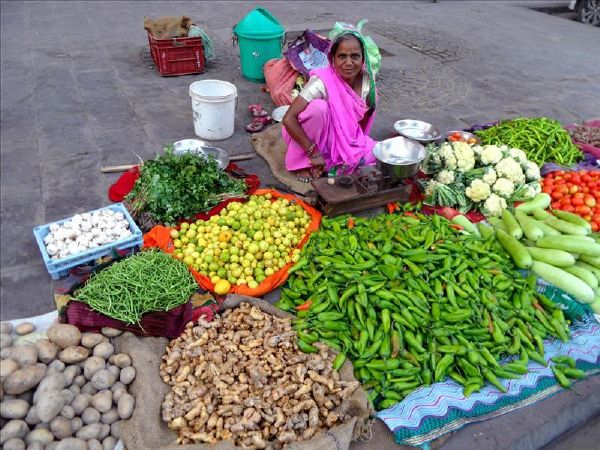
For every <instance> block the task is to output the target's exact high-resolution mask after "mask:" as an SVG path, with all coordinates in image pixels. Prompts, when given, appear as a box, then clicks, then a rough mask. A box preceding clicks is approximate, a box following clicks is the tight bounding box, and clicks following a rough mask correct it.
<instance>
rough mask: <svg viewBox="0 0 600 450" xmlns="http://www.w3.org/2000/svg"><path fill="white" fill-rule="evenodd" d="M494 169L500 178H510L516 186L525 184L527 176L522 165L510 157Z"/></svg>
mask: <svg viewBox="0 0 600 450" xmlns="http://www.w3.org/2000/svg"><path fill="white" fill-rule="evenodd" d="M494 168H495V169H496V174H497V175H498V177H504V178H508V179H509V180H510V181H512V182H513V183H514V184H516V185H520V184H524V183H525V174H524V173H523V169H521V165H520V164H519V163H518V162H517V161H515V160H514V159H512V158H511V157H510V156H509V157H507V158H504V159H502V160H500V162H498V164H496V166H495V167H494Z"/></svg>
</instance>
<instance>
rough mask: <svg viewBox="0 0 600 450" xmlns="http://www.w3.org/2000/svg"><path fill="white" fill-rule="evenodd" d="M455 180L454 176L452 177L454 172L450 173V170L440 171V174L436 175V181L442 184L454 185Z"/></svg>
mask: <svg viewBox="0 0 600 450" xmlns="http://www.w3.org/2000/svg"><path fill="white" fill-rule="evenodd" d="M455 179H456V176H455V175H454V172H452V171H451V170H446V169H445V170H442V171H440V173H438V174H437V181H439V182H440V183H442V184H452V183H454V180H455Z"/></svg>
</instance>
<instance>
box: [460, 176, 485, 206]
mask: <svg viewBox="0 0 600 450" xmlns="http://www.w3.org/2000/svg"><path fill="white" fill-rule="evenodd" d="M490 193H491V191H490V185H489V184H487V183H484V182H483V181H482V180H479V179H476V180H473V181H471V184H470V185H469V186H468V187H467V189H465V194H466V195H467V197H469V198H470V199H471V200H473V201H474V202H481V201H483V200H485V199H486V198H488V197H489V196H490Z"/></svg>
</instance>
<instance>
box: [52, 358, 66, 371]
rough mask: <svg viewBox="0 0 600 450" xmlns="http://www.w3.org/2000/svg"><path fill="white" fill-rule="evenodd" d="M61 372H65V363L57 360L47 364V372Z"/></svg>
mask: <svg viewBox="0 0 600 450" xmlns="http://www.w3.org/2000/svg"><path fill="white" fill-rule="evenodd" d="M63 370H65V363H64V362H62V361H59V360H58V359H55V360H54V361H52V362H51V363H50V364H48V371H49V372H62V371H63Z"/></svg>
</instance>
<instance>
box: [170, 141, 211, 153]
mask: <svg viewBox="0 0 600 450" xmlns="http://www.w3.org/2000/svg"><path fill="white" fill-rule="evenodd" d="M202 147H210V145H208V144H207V143H206V142H204V141H201V140H199V139H183V140H182V141H177V142H175V143H174V144H173V154H174V155H181V154H183V153H188V152H192V153H200V151H201V149H202Z"/></svg>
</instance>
